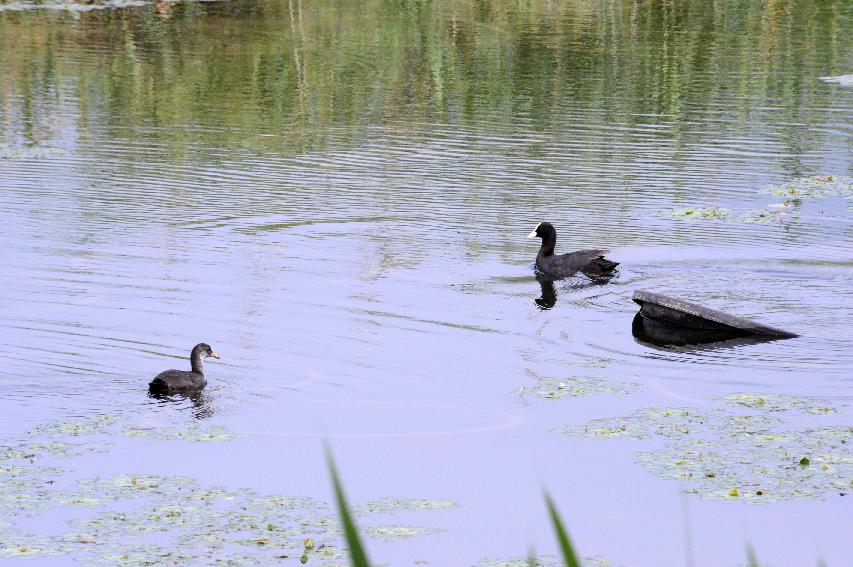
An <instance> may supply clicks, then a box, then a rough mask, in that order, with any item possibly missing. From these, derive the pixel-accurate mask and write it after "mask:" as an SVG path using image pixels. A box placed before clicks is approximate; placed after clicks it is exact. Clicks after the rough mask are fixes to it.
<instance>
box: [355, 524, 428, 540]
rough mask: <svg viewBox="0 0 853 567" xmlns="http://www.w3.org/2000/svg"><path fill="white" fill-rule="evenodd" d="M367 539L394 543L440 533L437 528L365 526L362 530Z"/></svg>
mask: <svg viewBox="0 0 853 567" xmlns="http://www.w3.org/2000/svg"><path fill="white" fill-rule="evenodd" d="M362 531H363V532H364V533H365V534H366V535H367V536H368V537H371V538H373V539H378V540H381V541H386V542H390V541H396V540H400V539H409V538H412V537H415V536H422V535H431V534H437V533H441V532H442V531H443V530H440V529H437V528H413V527H408V526H366V527H365V528H364V529H363V530H362Z"/></svg>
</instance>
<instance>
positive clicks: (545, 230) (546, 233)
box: [527, 222, 557, 240]
mask: <svg viewBox="0 0 853 567" xmlns="http://www.w3.org/2000/svg"><path fill="white" fill-rule="evenodd" d="M556 235H557V231H556V230H555V229H554V225H552V224H551V223H550V222H540V223H539V224H538V225H536V228H535V229H534V230H533V232H531V233H530V234H528V235H527V238H542V239H543V240H544V239H548V238H551V237H553V236H556Z"/></svg>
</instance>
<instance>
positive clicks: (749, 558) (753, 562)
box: [746, 544, 759, 567]
mask: <svg viewBox="0 0 853 567" xmlns="http://www.w3.org/2000/svg"><path fill="white" fill-rule="evenodd" d="M746 564H747V565H748V566H749V567H759V565H758V558H756V557H755V550H754V549H752V546H751V545H749V544H746Z"/></svg>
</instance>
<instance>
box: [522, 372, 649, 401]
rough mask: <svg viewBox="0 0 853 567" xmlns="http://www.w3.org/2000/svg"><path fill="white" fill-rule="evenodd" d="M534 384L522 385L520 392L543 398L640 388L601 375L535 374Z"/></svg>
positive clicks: (559, 397)
mask: <svg viewBox="0 0 853 567" xmlns="http://www.w3.org/2000/svg"><path fill="white" fill-rule="evenodd" d="M534 378H535V379H536V385H534V386H522V387H521V388H519V390H518V391H519V393H521V394H531V395H534V396H537V397H539V398H545V399H556V400H559V399H564V398H578V397H585V396H595V395H598V394H618V395H624V394H630V393H633V392H636V391H638V390H639V389H640V386H639V385H638V384H633V383H623V382H617V381H614V380H610V379H608V378H604V377H602V376H568V377H565V378H553V377H542V376H535V377H534Z"/></svg>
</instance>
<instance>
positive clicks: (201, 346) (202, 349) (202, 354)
mask: <svg viewBox="0 0 853 567" xmlns="http://www.w3.org/2000/svg"><path fill="white" fill-rule="evenodd" d="M191 356H192V358H197V357H198V358H210V357H211V356H212V357H213V358H219V355H218V354H216V352H214V350H213V349H212V348H210V345H209V344H207V343H198V344H197V345H195V346H194V347H193V352H192V355H191Z"/></svg>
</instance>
